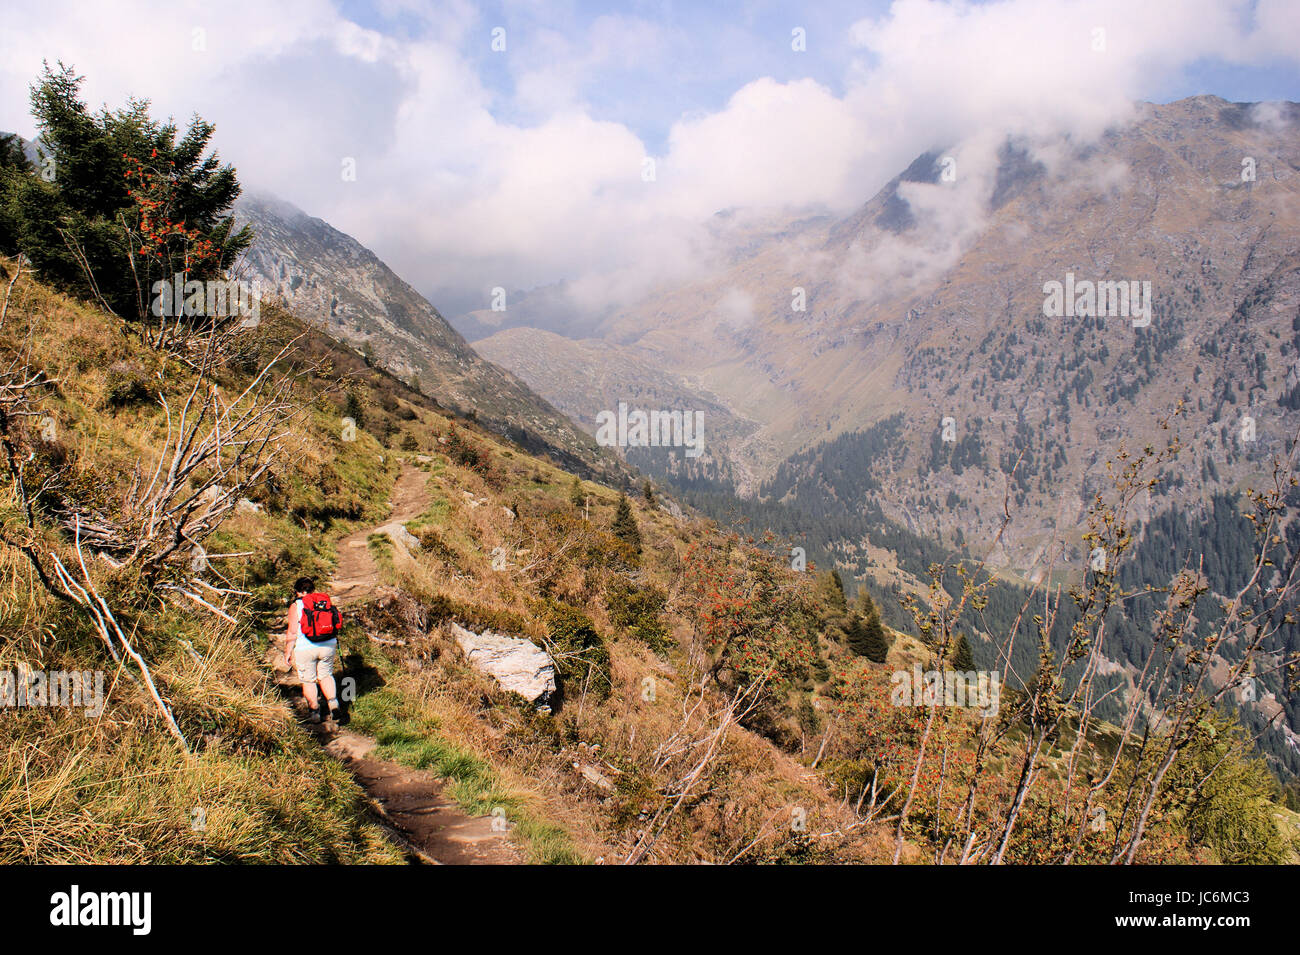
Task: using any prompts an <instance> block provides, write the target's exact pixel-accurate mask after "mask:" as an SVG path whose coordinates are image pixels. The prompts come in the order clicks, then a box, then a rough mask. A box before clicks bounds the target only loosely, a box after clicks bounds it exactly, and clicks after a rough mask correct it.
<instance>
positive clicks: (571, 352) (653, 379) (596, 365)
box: [474, 328, 758, 482]
mask: <svg viewBox="0 0 1300 955" xmlns="http://www.w3.org/2000/svg"><path fill="white" fill-rule="evenodd" d="M474 347H475V349H476V350H478V352H479V353H480V354H481V355H483V357H485V358H487V359H488V360H490V361H497V360H498V359H500V360H502V361H505V360H508V361H510V362H511V363H512V365H513V370H514V372H515V374H517V375H519V377H520V378H522V379H523V380H524V381H526V382H528V384H529V385H531V386H533V387H535V388H537V389H538V390H539V391H540V390H545V391H546V392H547V394H548V396H549V399H550V400H551V401H552V402H553V403H554V404H555V405H556V407H558V408H559V409H560V410H561V411H563V412H565V413H566V414H567V415H569V417H570V418H571V419H572V420H573V421H574V422H576V423H577V424H578V426H579V427H580V428H582V429H583V430H584V431H588V432H592V433H594V432H595V430H596V427H597V421H596V416H597V415H598V414H599V413H600V412H601V411H605V410H609V411H613V412H615V413H617V410H618V406H619V403H620V402H623V403H625V404H627V406H628V407H629V408H630V409H637V408H639V409H642V410H647V411H649V410H659V411H682V412H698V413H699V415H700V420H701V423H702V424H701V429H702V433H703V435H704V440H705V450H706V452H707V455H706V456H702V457H701V458H700V459H696V460H692V461H687V460H685V459H684V456H682V455H677V456H675V457H674V458H673V459H672V460H669V456H668V455H667V454H659V453H657V452H655V451H652V450H650V449H637V450H635V451H631V450H629V452H628V458H629V460H630V461H632V463H634V464H636V465H637V466H638V467H642V469H643V470H644V469H646V468H649V469H650V470H652V471H656V472H659V473H668V474H670V475H672V476H673V477H675V478H678V479H680V478H684V477H695V476H702V475H707V476H709V477H711V478H714V479H717V478H720V477H722V478H725V479H728V480H732V481H733V482H735V481H736V480H737V479H738V476H737V475H736V474H735V473H734V472H733V471H732V470H731V468H730V467H729V465H730V463H731V462H733V461H739V460H741V459H742V457H743V455H741V454H740V452H739V446H740V445H741V444H743V443H744V442H745V441H746V440H748V439H749V438H750V437H751V436H752V435H753V434H754V432H756V431H757V430H758V425H757V423H756V422H753V421H750V420H747V419H744V418H739V417H737V416H736V415H735V414H733V413H732V412H731V411H730V410H729V409H728V408H727V407H726V406H725V405H724V404H722V403H721V402H719V401H718V399H717V398H716V397H715V396H713V395H711V394H709V393H708V392H707V391H705V390H703V389H701V388H699V387H698V386H694V385H692V384H691V383H690V382H688V381H686V380H684V379H683V378H681V377H680V376H678V375H676V374H674V373H672V372H671V371H668V370H666V369H665V368H664V367H663V366H662V361H663V358H662V356H657V355H653V354H642V353H641V352H640V351H639V350H638V349H637V348H636V347H635V346H628V345H618V344H615V343H613V342H604V341H599V340H591V339H581V340H575V339H571V338H565V337H563V336H561V335H557V334H556V333H554V332H549V331H544V330H542V329H539V328H507V329H505V330H503V331H499V332H497V333H496V334H494V335H491V336H489V337H487V338H483V339H480V340H478V341H476V342H475V343H474ZM688 466H689V468H690V471H689V472H687V471H686V470H684V469H685V468H687V467H688ZM719 466H722V470H721V471H719Z"/></svg>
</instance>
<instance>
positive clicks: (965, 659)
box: [952, 633, 975, 673]
mask: <svg viewBox="0 0 1300 955" xmlns="http://www.w3.org/2000/svg"><path fill="white" fill-rule="evenodd" d="M952 668H953V669H954V670H960V671H961V672H963V673H969V672H970V671H971V670H974V669H975V657H974V655H973V654H972V653H971V649H970V641H969V640H967V639H966V634H964V633H963V634H960V635H959V636H958V638H957V647H956V649H955V650H953V653H952Z"/></svg>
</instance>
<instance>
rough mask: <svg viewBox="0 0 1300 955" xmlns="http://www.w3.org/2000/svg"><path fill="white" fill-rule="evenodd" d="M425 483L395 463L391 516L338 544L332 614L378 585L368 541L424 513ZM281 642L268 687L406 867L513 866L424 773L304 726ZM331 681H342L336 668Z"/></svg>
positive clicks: (495, 841)
mask: <svg viewBox="0 0 1300 955" xmlns="http://www.w3.org/2000/svg"><path fill="white" fill-rule="evenodd" d="M427 480H428V476H427V475H426V474H425V473H424V472H423V471H421V470H420V469H419V468H417V467H414V466H413V465H411V464H407V463H403V465H402V471H401V474H400V475H399V476H398V479H397V483H396V484H395V485H394V486H393V494H392V498H391V499H390V502H389V503H390V507H391V509H392V513H391V514H390V515H389V517H388V519H387V520H386V521H384V522H383V523H382V524H379V525H376V526H375V527H368V528H364V529H362V530H359V531H356V532H355V533H352V534H349V535H348V536H347V537H345V538H343V539H342V540H341V541H339V543H338V565H337V567H336V568H335V571H334V576H333V578H332V579H331V580H330V581H329V583H328V584H327V585H326V591H327V592H328V593H329V594H331V595H332V597H333V599H334V601H335V603H337V604H338V605H339V606H340V607H346V606H348V605H355V604H357V603H360V602H362V601H364V600H365V599H367V598H368V597H369V596H370V595H371V594H372V593H373V592H374V589H375V587H377V586H378V585H379V568H378V566H377V565H376V564H375V560H374V557H373V556H371V553H370V548H369V546H368V540H369V538H370V536H371V535H372V534H374V533H377V532H379V531H380V529H381V528H384V527H387V526H388V525H390V524H394V523H402V522H404V521H409V520H411V519H412V518H414V517H418V516H419V515H420V514H422V513H423V512H424V510H425V509H426V508H427V507H428V506H429V495H428V491H427V488H426V483H427ZM283 647H284V641H283V635H282V634H281V635H279V636H278V638H276V639H273V640H272V646H271V649H270V651H269V653H268V654H267V657H268V662H269V663H270V664H271V666H272V667H273V668H274V670H275V673H276V676H275V682H276V684H277V685H278V686H280V687H281V688H282V689H283V690H284V691H285V692H286V693H288V694H291V696H292V698H293V706H294V709H295V712H297V714H298V717H299V719H300V720H302V721H303V725H304V726H305V727H306V728H307V729H308V730H309V731H310V732H311V733H312V734H313V735H314V736H315V737H316V739H317V740H318V741H319V742H320V743H321V745H322V746H323V747H324V748H325V751H326V752H327V753H329V754H330V755H331V756H333V757H335V758H336V759H338V760H339V761H340V762H342V763H343V765H344V766H346V767H347V768H348V770H349V771H350V772H351V773H352V775H353V777H354V778H355V779H356V781H357V782H358V783H359V784H360V785H361V787H362V788H363V789H365V791H366V796H367V801H368V803H369V806H370V809H371V810H372V812H373V813H374V814H375V815H376V816H377V817H378V818H379V820H380V823H381V825H383V827H384V829H385V831H386V832H387V833H388V836H389V838H390V839H391V840H392V841H393V842H394V843H396V844H397V845H398V847H399V848H401V849H402V850H403V852H405V853H406V855H407V856H408V857H409V858H412V859H413V860H416V861H419V862H424V863H430V864H435V865H513V864H518V863H519V862H520V861H521V858H520V854H519V851H518V850H517V849H516V848H515V847H514V846H512V845H511V844H510V843H509V842H508V841H507V839H506V835H505V833H504V832H502V831H498V830H496V829H494V828H493V824H494V822H495V820H494V819H493V817H491V816H469V815H466V814H465V813H464V812H462V811H461V810H460V809H459V808H458V807H457V806H456V804H455V802H454V801H452V800H451V799H450V798H449V797H448V796H446V795H444V788H445V785H446V784H445V782H444V781H443V780H441V779H439V778H438V777H436V776H435V775H433V774H432V773H430V772H427V771H426V770H420V769H412V768H410V767H409V766H403V765H402V764H401V763H396V762H393V761H391V760H384V759H378V758H376V757H374V756H373V755H371V754H372V753H373V751H374V749H375V748H376V747H377V746H378V745H379V743H378V741H377V740H375V739H373V738H372V737H369V736H366V735H364V734H362V733H357V732H354V731H352V730H350V729H346V728H343V727H338V726H335V725H334V724H333V722H331V721H326V722H324V723H320V724H312V723H308V722H307V721H306V713H307V708H306V704H305V703H303V701H302V698H301V696H300V694H299V687H301V685H302V684H301V682H300V681H299V680H298V676H297V674H296V673H294V672H292V671H289V672H285V671H284V669H283V667H284V660H283ZM341 663H342V661H341V660H340V661H339V669H337V670H336V672H335V678H336V679H338V678H340V677H343V676H346V673H344V672H343V671H342V669H341Z"/></svg>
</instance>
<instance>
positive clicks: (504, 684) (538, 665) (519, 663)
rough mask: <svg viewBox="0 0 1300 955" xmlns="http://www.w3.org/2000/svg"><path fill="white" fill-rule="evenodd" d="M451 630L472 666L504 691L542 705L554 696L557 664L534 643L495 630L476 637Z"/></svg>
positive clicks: (453, 626) (456, 628)
mask: <svg viewBox="0 0 1300 955" xmlns="http://www.w3.org/2000/svg"><path fill="white" fill-rule="evenodd" d="M450 628H451V635H452V636H453V637H455V638H456V642H457V643H458V644H460V649H461V652H463V653H464V654H465V658H466V659H467V660H469V663H470V665H471V666H472V667H474V669H476V670H479V671H480V672H482V673H486V674H487V675H488V676H490V677H492V678H493V679H494V680H496V681H497V682H498V683H499V684H501V688H502V689H505V690H509V691H511V692H512V693H518V694H519V695H520V696H522V697H523V698H524V699H526V700H528V701H529V702H530V703H537V704H539V705H545V704H546V703H547V702H549V700H550V699H551V697H552V696H553V695H554V693H555V688H556V684H555V661H554V660H552V659H551V657H550V655H549V654H548V653H547V652H546V651H545V650H543V649H542V648H541V647H539V646H537V645H536V644H535V643H532V642H531V641H529V640H523V639H520V638H519V637H510V636H506V635H505V634H504V633H495V632H494V631H492V630H484V631H483V632H482V633H475V632H474V631H472V630H466V629H465V628H464V627H462V626H459V625H458V624H455V623H452V624H450Z"/></svg>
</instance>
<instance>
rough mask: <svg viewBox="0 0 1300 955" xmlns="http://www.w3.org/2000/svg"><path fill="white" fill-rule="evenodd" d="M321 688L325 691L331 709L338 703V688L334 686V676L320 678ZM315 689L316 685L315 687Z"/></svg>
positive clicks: (326, 700)
mask: <svg viewBox="0 0 1300 955" xmlns="http://www.w3.org/2000/svg"><path fill="white" fill-rule="evenodd" d="M320 688H321V690H323V691H324V693H325V702H326V703H328V704H329V707H330V709H333V708H334V707H336V706H337V705H338V699H337V697H338V690H337V688H336V687H335V686H334V677H332V676H323V677H321V678H320ZM313 689H315V687H313Z"/></svg>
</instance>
